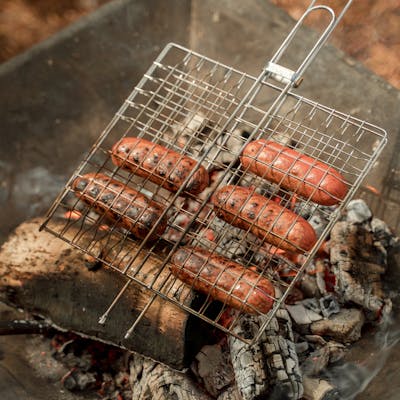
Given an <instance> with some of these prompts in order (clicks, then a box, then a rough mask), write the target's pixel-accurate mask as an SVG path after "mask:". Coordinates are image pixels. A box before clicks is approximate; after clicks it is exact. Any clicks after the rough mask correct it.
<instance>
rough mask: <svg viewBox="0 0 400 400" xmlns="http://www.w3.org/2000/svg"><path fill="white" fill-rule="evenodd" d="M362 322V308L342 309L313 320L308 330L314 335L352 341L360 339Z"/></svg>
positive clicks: (347, 341)
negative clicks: (326, 316) (323, 317)
mask: <svg viewBox="0 0 400 400" xmlns="http://www.w3.org/2000/svg"><path fill="white" fill-rule="evenodd" d="M364 322H365V317H364V314H363V312H362V310H360V309H357V308H351V309H342V310H340V312H339V313H337V314H335V315H333V316H331V317H330V318H326V319H321V320H319V321H315V322H313V323H312V324H311V325H310V330H311V332H312V333H313V334H314V335H320V336H324V337H325V336H326V337H330V338H332V339H334V340H336V341H339V342H341V343H352V342H356V341H357V340H359V339H360V337H361V328H362V326H363V325H364Z"/></svg>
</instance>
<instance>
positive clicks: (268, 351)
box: [228, 309, 303, 400]
mask: <svg viewBox="0 0 400 400" xmlns="http://www.w3.org/2000/svg"><path fill="white" fill-rule="evenodd" d="M263 321H264V318H262V317H256V316H250V315H242V316H240V318H239V322H238V324H237V325H236V326H235V327H234V331H235V333H236V334H238V335H240V336H244V337H246V338H248V339H251V337H254V336H253V335H254V334H255V333H257V332H258V330H259V328H260V326H261V325H262V323H263ZM228 344H229V348H230V353H231V358H232V365H233V366H234V371H235V376H236V385H237V387H238V389H239V392H240V394H241V395H242V398H243V399H244V400H249V399H255V398H257V397H259V396H268V395H270V396H273V394H274V391H276V390H277V389H279V390H280V391H281V393H282V395H284V396H286V397H285V398H288V399H300V398H301V397H302V395H303V386H302V374H301V372H300V368H299V362H298V357H297V353H296V346H295V343H294V336H293V331H292V324H291V319H290V316H289V314H288V313H287V311H286V310H284V309H280V310H278V311H277V313H276V316H275V317H274V318H273V319H272V320H271V323H270V324H269V325H268V327H267V328H266V330H265V332H263V334H262V335H261V337H260V339H259V340H258V341H257V342H256V343H255V344H254V345H251V346H250V345H247V344H245V343H243V342H242V341H240V340H239V339H237V338H235V337H233V336H229V337H228Z"/></svg>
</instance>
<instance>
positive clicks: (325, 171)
mask: <svg viewBox="0 0 400 400" xmlns="http://www.w3.org/2000/svg"><path fill="white" fill-rule="evenodd" d="M240 162H241V164H242V166H243V168H245V169H248V170H249V171H251V172H253V173H255V174H256V175H259V176H261V177H262V178H265V179H268V180H269V181H271V182H274V183H277V184H279V185H280V186H281V187H282V188H284V189H287V190H290V191H292V192H295V193H297V194H298V195H299V196H302V197H304V198H306V199H308V198H309V199H310V200H312V201H313V202H315V203H317V204H322V205H326V206H331V205H334V204H337V203H339V202H340V201H341V200H343V199H344V197H345V196H346V193H347V185H346V181H345V179H344V177H343V176H342V175H341V174H340V173H339V172H338V171H336V170H335V169H334V168H332V167H329V166H328V165H326V164H324V163H322V162H320V161H317V160H315V159H314V158H312V157H309V156H306V155H304V154H301V153H299V152H298V151H296V150H293V149H290V148H289V147H285V146H282V145H281V144H279V143H276V142H273V141H271V140H266V139H259V140H255V141H253V142H250V143H249V144H248V145H247V146H246V147H245V148H244V150H243V152H242V155H241V157H240Z"/></svg>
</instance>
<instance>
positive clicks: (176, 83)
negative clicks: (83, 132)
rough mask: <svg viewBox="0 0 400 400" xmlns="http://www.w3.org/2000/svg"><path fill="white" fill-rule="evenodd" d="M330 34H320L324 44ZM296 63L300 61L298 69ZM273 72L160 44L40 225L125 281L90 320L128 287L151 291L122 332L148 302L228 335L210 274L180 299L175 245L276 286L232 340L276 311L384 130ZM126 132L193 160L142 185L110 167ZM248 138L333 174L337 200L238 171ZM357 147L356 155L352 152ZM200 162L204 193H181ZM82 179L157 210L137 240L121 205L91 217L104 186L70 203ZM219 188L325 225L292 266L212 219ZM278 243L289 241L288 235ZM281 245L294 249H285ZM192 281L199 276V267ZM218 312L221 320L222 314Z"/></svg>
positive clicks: (228, 294)
mask: <svg viewBox="0 0 400 400" xmlns="http://www.w3.org/2000/svg"><path fill="white" fill-rule="evenodd" d="M333 25H335V23H333ZM331 28H332V27H329V28H328V29H327V31H326V33H324V34H323V40H325V39H326V35H327V34H328V33H330V30H331ZM296 29H298V26H296ZM318 43H319V42H318ZM317 47H318V46H317ZM314 51H315V49H313V50H312V52H314ZM312 57H314V53H313V54H312ZM308 60H309V58H307V63H308ZM303 66H304V65H303V64H301V65H300V70H301V72H303ZM272 75H273V74H272V73H271V72H270V71H268V69H266V70H265V71H263V72H262V73H261V75H260V76H259V77H257V78H256V77H252V76H250V75H248V74H246V73H243V72H241V71H238V70H236V69H233V68H231V67H229V66H226V65H223V64H221V63H219V62H216V61H214V60H211V59H209V58H207V57H205V56H203V55H201V54H198V53H195V52H193V51H191V50H188V49H186V48H184V47H182V46H179V45H175V44H169V45H168V46H166V48H165V49H164V50H163V51H162V52H161V54H160V55H159V57H158V58H157V59H156V60H155V61H154V63H153V65H152V66H151V67H150V69H149V70H148V71H147V73H146V74H145V75H144V77H143V79H142V80H141V81H140V83H139V84H138V86H137V87H136V88H135V90H134V91H133V92H132V94H131V95H130V96H129V98H128V99H127V100H126V101H125V103H124V104H123V106H122V107H121V109H120V110H119V111H118V112H117V113H116V115H115V117H114V118H113V120H112V121H111V122H110V124H109V126H108V127H107V128H106V130H105V131H104V132H103V133H102V134H101V135H100V137H99V139H98V141H97V142H96V143H95V145H94V146H93V148H92V150H91V151H90V152H89V153H88V155H87V156H86V157H85V158H84V160H83V161H82V163H81V164H80V166H79V167H78V168H77V170H76V171H75V172H74V174H73V175H72V176H71V179H70V180H69V182H68V183H67V185H66V186H65V189H64V190H63V191H62V193H60V195H59V196H58V198H57V199H56V201H55V202H54V204H53V206H52V207H51V209H50V210H49V213H48V215H47V218H46V221H45V222H44V224H43V226H42V227H43V228H44V229H46V230H47V231H49V232H52V233H53V234H54V235H56V236H58V237H60V238H61V239H63V240H65V241H67V242H68V243H70V244H71V245H73V246H75V247H77V248H79V249H81V250H82V251H84V252H85V253H87V254H90V255H92V256H93V257H95V258H97V259H98V260H100V261H101V262H103V263H104V264H106V265H108V266H110V267H111V268H113V269H114V270H116V271H117V272H118V273H120V274H122V275H124V276H126V278H127V283H126V284H125V285H124V287H123V288H122V289H121V290H120V292H119V293H117V294H116V297H115V299H114V301H113V302H112V304H111V305H110V307H109V308H108V309H107V310H105V313H104V314H103V315H102V316H101V317H100V323H105V322H106V319H107V316H108V315H109V313H111V312H112V309H113V307H114V306H115V305H116V304H117V303H118V302H119V300H120V299H121V297H122V296H123V295H124V292H125V290H126V289H127V288H128V286H129V284H130V282H135V283H137V284H139V285H141V286H142V287H143V288H145V289H147V290H150V291H151V292H153V296H152V297H150V300H149V302H148V303H147V305H146V306H145V308H144V309H143V311H142V312H141V313H140V314H139V316H138V318H137V319H136V320H135V321H133V325H132V327H131V329H130V330H129V331H128V332H127V334H126V335H127V336H129V334H130V333H131V332H132V331H133V329H134V328H135V327H136V325H137V324H138V323H139V322H140V319H141V318H142V317H143V316H144V315H145V314H146V312H147V310H148V309H149V308H150V307H151V305H152V302H153V301H154V300H155V299H156V298H157V297H161V298H163V299H165V300H168V301H170V302H172V303H174V304H176V305H177V306H179V307H180V308H182V309H184V310H186V311H188V312H190V313H192V314H194V315H196V316H198V317H199V318H201V319H203V320H205V321H207V322H209V323H211V324H212V325H214V326H216V327H218V328H220V329H221V330H223V331H225V332H227V333H230V334H234V333H233V332H232V330H233V328H234V327H235V325H236V323H237V321H238V315H239V314H238V313H233V314H232V313H230V307H229V304H228V302H227V301H225V302H221V303H219V309H218V312H217V313H215V312H211V308H212V307H211V306H212V305H214V304H215V302H214V301H213V298H212V296H211V292H212V291H213V290H215V289H218V290H220V291H221V288H219V287H218V285H217V283H216V282H217V280H218V279H216V280H215V281H214V282H206V283H207V284H208V285H209V286H210V287H211V290H210V292H209V293H204V294H203V295H204V297H203V299H202V301H201V302H200V304H196V305H194V304H192V303H191V300H190V298H189V296H187V295H184V294H182V293H183V292H179V287H180V286H182V285H183V286H184V284H183V283H181V282H179V280H178V279H177V278H176V277H175V276H174V275H172V274H171V272H170V259H171V257H172V255H173V254H174V253H175V252H176V250H177V249H178V248H179V247H180V246H182V245H190V246H194V247H200V248H205V249H208V250H211V253H212V254H218V255H222V256H224V257H226V258H228V259H233V260H235V261H237V262H238V263H240V264H241V265H242V266H243V272H242V273H241V274H240V275H238V276H237V277H236V278H235V279H237V281H236V282H239V281H242V282H243V281H245V280H246V275H245V272H246V270H247V269H248V268H252V270H255V271H256V273H257V274H258V279H257V280H256V282H245V283H246V284H249V285H252V287H255V286H256V285H257V284H258V282H259V281H260V280H261V279H263V278H264V277H267V278H268V279H269V280H270V281H271V282H272V283H273V285H274V286H275V288H276V292H275V295H274V296H271V300H272V301H273V304H274V306H273V309H272V310H271V311H270V312H269V313H268V315H266V316H265V322H264V323H263V325H262V327H261V329H260V332H259V333H258V334H257V335H256V336H255V337H254V338H253V339H252V340H249V339H246V338H243V337H239V338H240V339H241V340H244V341H247V342H249V343H251V342H253V341H255V340H257V338H258V336H259V335H260V334H261V333H262V330H263V329H265V327H266V326H267V325H268V324H269V322H270V321H271V319H272V318H273V316H274V315H275V313H276V311H277V310H278V309H279V308H280V307H282V305H283V303H284V301H285V299H286V298H287V296H288V295H289V293H290V291H291V290H292V289H293V287H294V285H295V283H296V282H297V281H298V279H299V278H300V276H301V274H302V272H303V271H304V269H305V268H306V266H307V265H308V264H309V263H310V262H311V260H312V258H313V257H314V255H315V254H316V252H317V251H318V248H319V247H320V246H321V244H322V243H323V241H324V238H325V237H326V236H327V235H328V234H329V231H330V229H331V228H332V226H333V224H334V223H335V222H336V221H337V219H338V217H339V215H340V213H341V211H342V210H343V208H344V207H345V206H346V204H347V203H348V201H349V200H350V199H351V197H352V196H353V195H354V193H355V191H356V190H357V189H358V187H359V186H360V184H361V181H362V179H363V178H364V177H365V175H366V174H367V173H368V171H369V169H370V168H371V166H372V165H373V163H374V161H375V160H376V158H377V157H378V155H379V153H380V152H381V150H382V148H383V146H384V145H385V143H386V132H385V131H383V130H382V129H380V128H378V127H376V126H373V125H371V124H369V123H367V122H365V121H362V120H359V119H356V118H353V117H352V116H350V115H347V114H344V113H341V112H338V111H336V110H333V109H331V108H329V107H326V106H324V105H321V104H319V103H316V102H314V101H312V100H309V99H305V98H304V97H301V96H299V95H296V94H295V93H293V92H292V90H291V89H292V87H294V86H295V81H294V80H290V81H289V82H287V83H286V85H285V86H284V87H283V88H282V87H280V86H277V84H276V83H273V82H271V78H273V76H272ZM280 82H282V81H280ZM130 136H134V137H139V138H146V139H148V140H150V141H151V142H152V143H153V144H154V145H156V144H159V145H162V146H164V147H165V148H168V149H171V150H174V151H177V152H179V154H181V157H183V156H188V157H191V158H192V159H194V160H197V162H198V163H197V166H196V168H194V169H193V170H192V171H191V173H190V174H189V175H188V176H187V177H186V179H185V182H183V184H182V186H181V187H180V188H179V190H177V191H176V192H174V193H173V192H170V191H168V190H166V189H165V188H163V187H162V186H161V185H157V184H155V183H154V182H153V179H152V178H153V177H154V171H151V170H149V171H147V177H145V178H143V177H140V176H138V175H137V173H135V172H137V171H132V170H130V171H127V170H125V169H123V168H121V167H119V166H117V165H115V164H114V163H113V161H112V159H111V157H110V151H111V148H112V147H113V145H114V144H115V143H116V142H118V141H119V140H120V139H121V138H124V137H130ZM258 138H267V139H272V140H274V141H275V142H277V143H281V144H283V145H285V146H290V147H292V148H295V149H296V150H297V151H299V152H301V153H303V154H307V155H309V156H310V157H312V158H313V159H315V160H316V161H320V162H323V163H325V164H326V165H328V166H330V167H332V168H335V169H336V170H337V171H339V172H340V173H341V174H343V176H344V177H345V184H346V186H347V188H348V193H347V195H346V197H345V198H344V199H342V200H340V201H339V203H338V205H337V206H334V207H327V206H320V205H317V204H314V203H313V201H312V200H311V198H310V197H309V198H303V199H299V198H298V196H297V195H296V194H295V193H294V192H293V191H289V190H287V189H284V188H282V187H280V186H279V184H278V185H277V184H272V183H270V182H268V181H267V180H266V179H263V178H262V177H258V176H256V175H254V174H253V173H251V172H249V171H246V170H244V169H243V168H242V167H241V165H240V162H239V157H240V155H241V153H242V151H243V148H244V147H245V146H246V145H247V144H248V143H249V142H251V141H252V140H255V139H258ZM361 141H362V143H363V150H361V149H360V146H359V143H360V142H361ZM177 165H178V163H177V164H176V165H175V166H174V168H177ZM201 166H203V167H204V168H206V169H207V171H208V172H209V174H210V176H211V177H212V182H211V184H210V187H209V188H207V189H206V190H205V191H204V192H202V193H201V194H200V195H193V194H190V193H187V192H185V184H186V183H187V182H189V180H190V179H191V177H192V176H193V175H194V174H195V173H196V172H197V171H198V170H199V168H200V167H201ZM312 167H313V166H312V165H311V166H310V168H312ZM314 167H315V166H314ZM87 173H101V174H105V175H107V176H108V177H110V178H111V179H114V180H117V181H119V182H122V183H123V184H124V185H126V186H127V187H130V188H134V189H135V190H136V191H138V192H140V193H142V194H144V195H146V196H148V197H149V198H151V199H152V200H154V201H156V202H157V203H159V204H161V205H162V206H163V210H164V211H163V212H162V213H161V214H160V215H159V216H158V218H157V221H156V222H155V223H154V225H153V226H152V227H151V228H150V230H149V231H148V233H147V234H146V235H145V237H144V238H142V239H137V238H135V237H134V236H133V235H132V234H131V232H129V231H128V230H126V229H124V228H121V221H123V220H124V219H126V218H128V219H129V218H131V217H129V215H128V214H127V210H128V209H129V207H127V208H126V209H124V210H119V213H117V214H118V215H116V216H115V217H114V218H113V219H112V220H110V219H109V218H107V212H104V213H101V212H100V213H99V211H98V208H96V204H98V203H99V202H100V198H101V195H102V192H103V191H104V190H107V188H106V187H104V188H103V189H102V191H100V193H98V194H97V197H96V198H95V199H94V200H93V204H92V205H87V202H84V201H82V200H83V197H82V195H81V196H80V197H79V196H77V193H76V190H74V188H73V182H74V181H75V180H76V179H77V178H78V177H82V176H84V175H85V174H87ZM287 173H288V174H289V172H287ZM228 184H231V185H240V186H244V187H250V188H253V190H254V191H256V189H255V188H257V192H259V193H261V194H262V195H263V196H264V198H265V201H266V203H267V202H268V201H269V202H272V201H273V202H275V203H279V204H280V205H282V206H283V207H285V208H287V209H292V210H293V211H295V212H297V213H299V214H302V215H303V216H304V217H305V218H306V219H308V220H311V219H312V218H313V217H314V216H315V215H319V216H323V217H324V218H325V219H326V220H328V221H329V222H328V225H327V226H326V228H325V229H324V230H323V232H321V233H320V235H319V238H318V240H317V242H316V243H315V245H314V246H313V248H312V249H311V250H309V251H308V252H305V254H304V257H303V258H302V259H301V262H298V263H297V264H296V263H294V262H292V261H290V258H289V257H288V255H287V254H282V252H280V251H279V250H278V249H276V248H273V247H271V246H269V245H268V243H266V242H265V240H260V238H257V237H255V236H254V234H253V233H252V227H253V226H252V225H251V224H250V226H249V227H248V228H247V229H239V228H237V227H233V226H232V225H231V224H229V223H227V222H225V221H223V220H221V219H220V218H218V217H217V216H216V214H215V213H214V211H213V208H212V207H211V206H210V201H209V200H210V198H211V196H212V195H213V194H214V193H215V191H216V190H217V189H218V188H221V187H222V186H225V185H228ZM299 184H302V182H299ZM315 190H317V188H315ZM134 201H135V200H134V199H133V200H132V202H131V204H130V205H129V206H132V204H133V203H134ZM107 211H108V212H114V214H115V205H114V204H110V205H109V208H108V210H107ZM282 212H283V211H282ZM74 213H75V214H74ZM239 213H240V210H238V215H239ZM66 215H68V217H66ZM71 215H75V217H74V218H72V217H71ZM76 216H77V217H76ZM60 217H61V218H64V221H65V224H64V225H63V227H62V229H60V228H59V224H57V223H56V221H59V218H60ZM237 218H238V216H237ZM164 220H167V226H166V229H165V231H164V233H163V234H162V235H160V236H158V237H157V238H156V239H155V240H151V237H152V235H153V234H154V232H157V229H158V228H159V226H160V224H161V223H162V221H164ZM133 222H134V223H135V222H137V221H133ZM275 223H276V220H275ZM279 239H280V240H281V241H282V242H290V241H289V239H288V237H287V235H286V236H282V237H280V238H279ZM290 244H291V245H293V246H296V243H290ZM149 271H151V273H149ZM196 279H197V280H202V279H203V278H202V276H201V274H200V272H199V274H198V275H197V278H196ZM177 288H178V289H177ZM222 291H223V290H222ZM177 292H179V293H180V295H177ZM249 294H250V292H248V294H247V297H246V298H245V299H243V298H239V297H238V296H237V295H235V293H234V292H233V286H232V288H231V289H230V290H229V291H225V298H226V299H229V298H230V299H234V300H235V301H237V302H241V304H242V306H241V307H242V310H243V309H244V308H245V307H249V304H248V296H249ZM239 311H240V310H239ZM227 313H230V317H229V318H227ZM254 313H256V314H261V312H260V311H259V310H257V309H254ZM235 336H237V335H235Z"/></svg>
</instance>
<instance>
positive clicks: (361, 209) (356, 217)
mask: <svg viewBox="0 0 400 400" xmlns="http://www.w3.org/2000/svg"><path fill="white" fill-rule="evenodd" d="M346 212H347V214H346V220H347V221H348V222H350V223H354V224H362V223H363V222H367V221H369V220H370V219H371V218H372V212H371V210H370V208H369V207H368V206H367V204H366V203H365V201H364V200H362V199H355V200H351V201H350V202H349V204H348V205H347V207H346Z"/></svg>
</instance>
